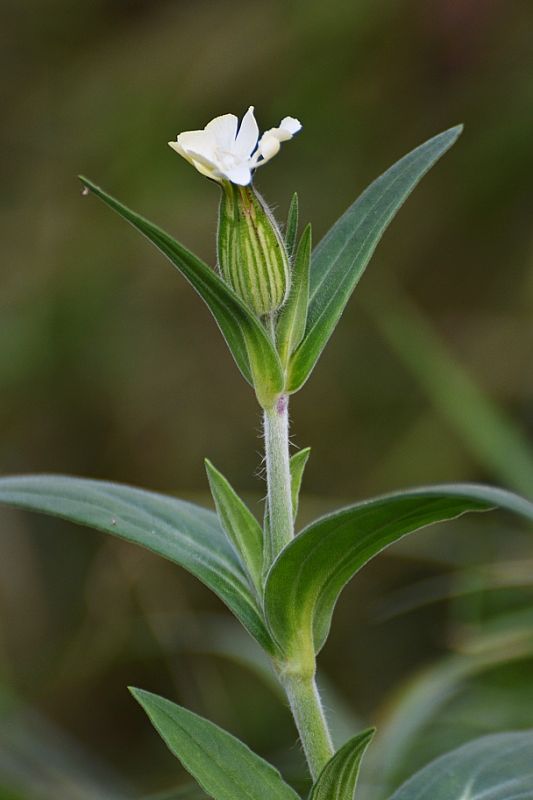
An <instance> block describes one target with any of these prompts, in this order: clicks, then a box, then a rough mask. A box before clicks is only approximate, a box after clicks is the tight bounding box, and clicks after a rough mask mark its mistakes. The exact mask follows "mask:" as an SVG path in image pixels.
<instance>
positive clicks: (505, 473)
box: [365, 282, 533, 497]
mask: <svg viewBox="0 0 533 800" xmlns="http://www.w3.org/2000/svg"><path fill="white" fill-rule="evenodd" d="M365 306H366V307H367V308H368V309H369V310H370V312H371V314H372V317H373V319H374V321H375V323H376V324H377V326H378V328H379V330H380V332H381V333H382V335H383V336H384V337H385V339H386V341H387V343H388V344H389V345H390V347H391V348H392V349H393V350H394V352H395V353H396V354H397V355H398V356H399V357H400V359H401V360H402V362H403V363H404V364H405V365H406V366H407V367H408V369H409V370H410V371H411V372H412V373H413V375H414V376H415V378H416V379H417V381H418V382H419V384H420V386H421V387H422V388H423V390H424V391H425V392H426V394H427V395H428V397H429V398H430V399H431V402H432V403H433V405H434V406H435V408H436V409H438V410H439V411H440V412H441V413H442V414H443V415H444V416H445V417H446V419H447V420H448V421H449V422H450V423H451V424H452V425H453V427H454V428H455V429H456V430H457V431H458V433H459V434H460V436H461V440H462V442H464V444H465V445H466V446H467V447H468V448H469V450H470V452H471V453H472V454H473V455H474V456H475V457H476V458H477V460H478V461H479V462H480V464H481V465H482V466H483V467H485V468H486V469H489V470H491V472H492V473H493V475H494V476H495V477H496V478H498V479H499V480H502V481H504V482H505V484H506V485H508V486H510V487H511V488H513V489H515V490H516V491H518V492H521V493H522V494H525V495H526V496H528V497H531V496H533V446H531V445H529V444H528V441H527V436H526V434H525V432H524V431H522V430H521V429H520V427H519V425H518V424H517V423H516V422H515V421H514V420H512V419H510V418H509V417H508V416H507V415H506V414H505V412H504V411H503V410H502V409H501V408H500V407H499V406H498V405H497V404H496V403H495V402H494V401H493V400H492V399H491V398H490V396H489V395H488V394H486V393H485V392H484V391H483V390H482V389H481V388H480V387H479V385H478V384H477V383H476V381H475V380H474V379H473V378H472V377H471V376H470V375H469V374H468V372H467V371H466V370H465V369H464V367H462V366H461V364H459V363H458V361H457V359H456V358H455V357H454V356H453V355H452V354H451V353H450V351H449V350H448V348H447V347H446V345H445V344H444V342H442V340H441V339H440V338H439V337H438V335H437V334H436V332H435V331H434V329H433V328H432V326H431V324H430V323H429V322H428V320H427V319H426V318H425V317H424V315H423V314H422V313H421V312H420V310H419V309H417V308H416V307H415V306H414V304H413V303H411V302H410V300H409V298H408V297H407V295H406V294H405V292H404V291H403V290H402V289H401V288H400V287H399V286H398V285H396V282H394V285H393V286H392V285H387V286H385V284H384V283H383V284H382V287H381V290H380V292H379V294H376V295H374V296H373V297H372V298H369V297H368V296H367V297H366V298H365Z"/></svg>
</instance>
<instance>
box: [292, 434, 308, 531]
mask: <svg viewBox="0 0 533 800" xmlns="http://www.w3.org/2000/svg"><path fill="white" fill-rule="evenodd" d="M310 453H311V448H310V447H304V449H303V450H298V452H297V453H295V454H294V455H293V456H291V460H290V464H289V467H290V470H291V495H292V517H293V519H294V520H295V519H296V516H297V514H298V502H299V498H300V489H301V486H302V479H303V476H304V470H305V465H306V464H307V461H308V459H309V454H310Z"/></svg>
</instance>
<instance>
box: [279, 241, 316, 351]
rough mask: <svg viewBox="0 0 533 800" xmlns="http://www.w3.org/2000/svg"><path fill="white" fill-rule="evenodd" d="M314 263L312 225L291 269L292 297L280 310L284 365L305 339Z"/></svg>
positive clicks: (290, 295) (280, 341)
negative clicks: (311, 267) (312, 265)
mask: <svg viewBox="0 0 533 800" xmlns="http://www.w3.org/2000/svg"><path fill="white" fill-rule="evenodd" d="M310 264H311V225H307V227H306V228H305V230H304V232H303V233H302V238H301V239H300V243H299V244H298V250H297V252H296V257H295V259H294V266H293V269H292V285H291V290H290V294H289V299H288V300H287V302H286V303H285V305H284V306H283V308H282V309H281V312H280V315H279V319H278V324H277V326H276V340H277V342H278V349H279V354H280V358H281V362H282V364H286V363H287V361H288V359H289V357H290V356H291V354H292V353H293V352H294V351H295V350H296V348H297V347H298V345H299V344H300V342H301V341H302V339H303V336H304V333H305V324H306V321H307V307H308V305H309V267H310Z"/></svg>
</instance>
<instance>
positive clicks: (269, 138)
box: [257, 131, 280, 164]
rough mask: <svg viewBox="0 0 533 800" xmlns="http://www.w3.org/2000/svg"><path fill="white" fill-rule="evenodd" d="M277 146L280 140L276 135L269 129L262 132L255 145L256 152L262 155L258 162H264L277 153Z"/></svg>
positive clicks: (278, 146)
mask: <svg viewBox="0 0 533 800" xmlns="http://www.w3.org/2000/svg"><path fill="white" fill-rule="evenodd" d="M279 148H280V140H279V139H278V137H277V136H273V135H272V134H271V133H270V132H269V131H267V132H266V133H264V134H263V135H262V136H261V138H260V139H259V144H258V145H257V154H258V155H261V156H262V157H263V160H262V161H260V162H259V163H260V164H264V163H265V161H268V160H269V159H271V158H274V156H275V155H277V154H278V153H279Z"/></svg>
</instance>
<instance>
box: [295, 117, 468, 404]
mask: <svg viewBox="0 0 533 800" xmlns="http://www.w3.org/2000/svg"><path fill="white" fill-rule="evenodd" d="M461 131H462V126H457V127H455V128H451V129H450V130H448V131H445V132H444V133H441V134H439V135H438V136H435V137H434V138H433V139H430V140H429V141H428V142H426V143H425V144H422V145H421V146H420V147H417V148H416V150H413V151H412V152H411V153H409V154H408V155H406V156H404V158H402V159H401V160H400V161H398V162H397V163H396V164H394V166H392V167H391V168H390V169H389V170H387V172H385V173H384V174H383V175H382V176H381V177H380V178H378V179H377V180H375V181H374V183H372V184H371V185H370V186H369V187H368V188H367V189H366V190H365V191H364V192H363V194H362V195H361V196H360V197H359V199H358V200H356V201H355V203H354V204H353V205H352V206H350V208H348V210H347V211H346V212H345V213H344V214H343V216H342V217H341V218H340V219H339V220H338V221H337V222H336V223H335V224H334V225H333V227H332V228H331V229H330V230H329V232H328V233H327V234H326V236H325V237H324V238H323V239H322V241H321V242H320V244H319V245H318V247H317V248H316V250H315V252H314V254H313V259H312V263H311V284H310V295H309V315H308V319H307V328H306V332H305V338H304V340H303V341H302V343H301V344H300V346H299V347H298V349H297V350H296V352H295V353H294V355H293V357H292V360H291V367H290V380H289V389H290V391H292V392H295V391H297V390H298V389H299V388H300V387H301V386H302V385H303V384H304V383H305V381H306V380H307V378H308V377H309V375H310V374H311V372H312V370H313V367H314V366H315V364H316V361H317V359H318V358H319V356H320V354H321V352H322V350H323V349H324V347H325V346H326V343H327V341H328V339H329V337H330V336H331V334H332V333H333V331H334V329H335V326H336V325H337V323H338V321H339V318H340V316H341V314H342V312H343V311H344V307H345V306H346V303H347V302H348V300H349V299H350V296H351V294H352V292H353V290H354V289H355V287H356V285H357V283H358V281H359V279H360V277H361V275H362V274H363V272H364V270H365V268H366V265H367V264H368V262H369V260H370V258H371V257H372V254H373V252H374V250H375V249H376V246H377V244H378V242H379V240H380V239H381V236H382V235H383V233H384V231H385V229H386V228H387V226H388V224H389V222H390V221H391V220H392V218H393V217H394V215H395V214H396V212H397V211H398V209H399V208H400V207H401V205H402V204H403V202H404V201H405V200H406V199H407V197H408V196H409V194H410V193H411V191H412V190H413V189H414V187H415V186H416V184H417V183H418V182H419V181H420V179H421V178H422V177H423V175H425V173H426V172H427V171H428V170H429V169H430V168H431V167H432V166H433V164H435V162H436V161H438V159H439V158H440V157H441V156H442V155H443V154H444V153H445V152H446V150H448V149H449V148H450V147H451V146H452V145H453V143H454V142H455V141H456V139H457V137H458V136H459V134H460V133H461Z"/></svg>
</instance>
